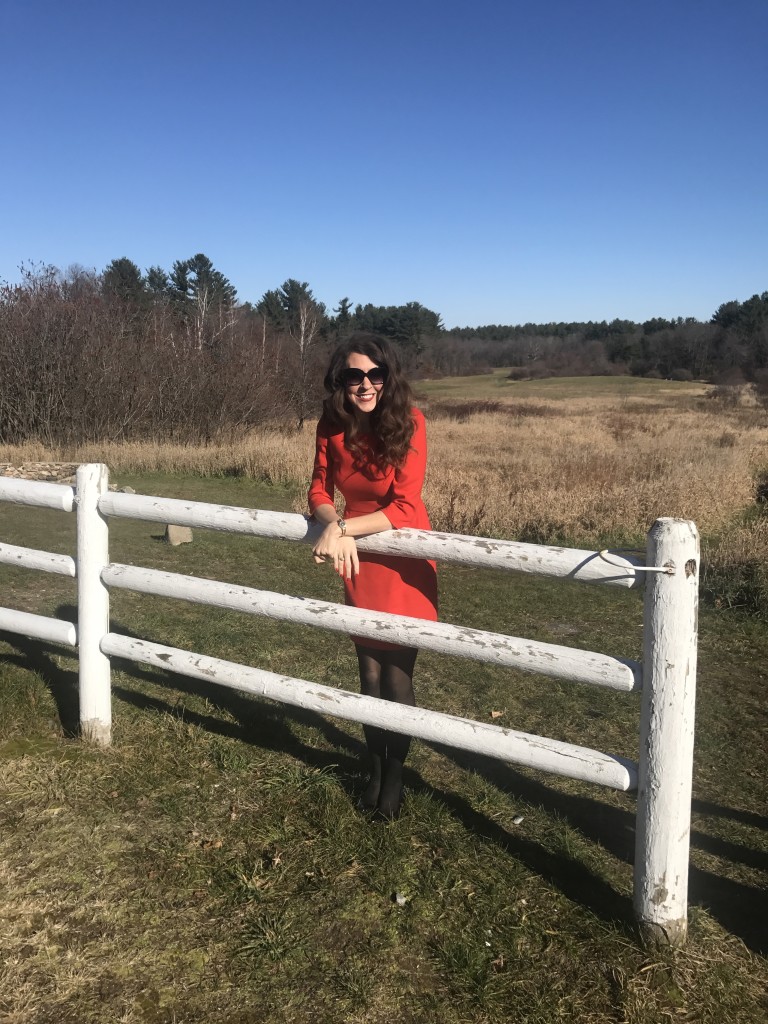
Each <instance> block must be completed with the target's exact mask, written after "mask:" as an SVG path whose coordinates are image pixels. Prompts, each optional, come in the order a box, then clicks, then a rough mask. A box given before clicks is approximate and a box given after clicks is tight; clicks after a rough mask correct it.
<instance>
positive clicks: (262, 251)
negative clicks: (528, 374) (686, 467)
mask: <svg viewBox="0 0 768 1024" xmlns="http://www.w3.org/2000/svg"><path fill="white" fill-rule="evenodd" d="M0 90H1V92H0V95H2V100H3V101H2V107H1V108H0V109H2V125H1V127H0V138H2V143H3V147H2V148H3V156H2V161H1V162H0V196H1V197H2V199H1V201H2V219H1V221H0V278H3V279H5V280H8V281H16V280H18V277H19V274H18V266H19V264H20V263H21V262H22V261H24V262H26V261H41V262H45V263H52V264H55V265H56V266H58V267H60V268H62V269H64V268H66V267H68V266H69V265H70V264H73V263H78V264H82V265H83V266H85V267H88V268H96V269H98V270H101V269H103V268H104V267H105V266H106V265H107V263H109V261H110V260H112V259H114V258H117V257H120V256H128V257H129V258H131V259H132V260H134V261H135V262H136V263H137V264H138V265H139V266H140V267H142V269H146V268H147V267H148V266H150V265H152V264H159V265H161V266H163V267H164V268H166V269H169V268H170V266H171V264H172V263H173V261H174V260H176V259H185V258H187V257H189V256H191V255H193V254H194V253H197V252H204V253H205V254H206V255H207V256H209V257H210V258H211V259H212V260H213V263H214V264H215V266H216V267H217V268H218V269H219V270H221V271H222V272H223V273H224V274H226V276H227V277H229V278H230V280H231V281H232V283H233V284H234V285H235V286H236V287H237V290H238V295H239V297H240V298H241V299H242V300H246V299H247V300H251V301H257V300H258V299H259V297H260V296H261V295H262V294H263V292H264V291H266V290H267V289H269V288H274V287H277V286H279V285H280V284H281V283H282V282H283V281H284V280H285V279H286V278H287V277H295V278H299V279H300V280H303V281H308V282H309V284H310V285H311V287H312V288H313V290H314V292H315V295H316V296H317V297H318V298H319V299H321V300H323V301H324V302H326V303H327V304H328V306H329V307H332V306H335V305H336V304H337V303H338V300H339V299H340V298H342V297H343V296H349V297H350V298H351V299H352V301H353V302H354V303H357V302H363V303H365V302H372V303H374V304H375V305H389V304H400V303H404V302H408V301H411V300H416V301H419V302H421V303H423V304H424V305H426V306H428V307H430V308H431V309H434V310H436V311H437V312H439V313H441V314H442V316H443V319H444V322H445V323H446V325H447V326H453V325H457V324H458V325H465V324H467V325H476V324H487V323H522V322H525V321H534V322H546V321H552V320H555V321H556V320H589V319H592V320H603V319H609V320H610V319H612V318H614V317H626V318H629V319H633V320H644V319H646V318H648V317H651V316H665V317H670V316H677V315H681V316H696V317H698V318H700V319H708V318H709V317H710V316H711V314H712V313H713V312H714V310H715V309H716V308H717V306H718V305H719V304H720V303H721V302H724V301H726V300H729V299H732V298H736V299H740V300H742V301H743V300H744V299H746V298H749V297H750V296H751V295H752V294H754V293H755V292H762V291H765V290H766V289H768V255H767V254H768V0H526V2H519V0H506V2H505V0H495V2H488V0H466V2H458V0H408V2H404V0H386V2H382V3H373V2H370V0H325V2H322V3H321V2H311V0H280V2H278V0H272V2H270V3H265V2H261V0H252V2H241V0H237V2H235V0H219V2H218V3H205V4H203V3H199V2H198V0H189V2H186V3H178V2H175V3H172V2H164V0H154V2H153V3H147V2H145V0H134V2H133V3H127V4H126V3H121V4H117V3H113V2H110V0H100V2H92V0H73V2H72V3H62V2H61V0H58V2H56V3H53V2H50V0H0Z"/></svg>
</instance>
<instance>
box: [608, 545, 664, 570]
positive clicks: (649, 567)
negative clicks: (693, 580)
mask: <svg viewBox="0 0 768 1024" xmlns="http://www.w3.org/2000/svg"><path fill="white" fill-rule="evenodd" d="M598 555H600V557H601V558H602V559H603V561H604V562H607V563H608V564H609V565H615V566H617V567H618V568H619V569H626V568H628V566H627V565H626V563H625V562H615V561H614V560H613V559H612V558H610V557H609V556H610V551H609V550H608V548H603V550H602V551H598ZM631 568H632V569H633V570H634V571H635V572H665V573H666V574H667V576H674V574H675V570H674V568H673V567H672V566H670V565H633V566H631Z"/></svg>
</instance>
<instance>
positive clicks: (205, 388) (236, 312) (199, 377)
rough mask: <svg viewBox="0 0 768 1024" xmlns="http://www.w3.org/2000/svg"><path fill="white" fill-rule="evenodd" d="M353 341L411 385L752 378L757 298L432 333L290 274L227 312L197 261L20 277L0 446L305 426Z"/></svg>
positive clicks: (760, 330) (6, 305)
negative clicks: (327, 374)
mask: <svg viewBox="0 0 768 1024" xmlns="http://www.w3.org/2000/svg"><path fill="white" fill-rule="evenodd" d="M354 330H368V331H373V332H375V333H379V334H382V335H384V336H386V337H388V338H389V339H390V340H392V341H393V343H394V344H395V345H397V347H398V350H399V352H400V353H401V356H402V359H403V362H404V364H405V366H406V368H407V369H408V370H409V372H410V373H411V375H412V376H414V377H417V378H418V377H419V376H422V377H423V376H431V375H455V374H468V373H482V372H487V371H488V370H490V369H491V368H493V367H499V366H504V367H511V368H512V369H511V371H510V374H511V376H513V377H519V378H525V377H531V376H549V375H553V374H567V375H573V374H605V373H632V374H640V375H646V376H663V377H677V378H678V379H688V378H694V377H695V378H697V379H701V378H703V379H709V380H714V381H728V382H733V383H735V382H738V381H741V380H755V381H762V382H763V385H764V384H765V379H766V376H767V375H768V292H764V293H763V294H762V295H755V296H753V297H752V298H751V299H749V300H747V301H746V302H743V303H742V302H738V301H736V300H732V301H729V302H725V303H723V304H722V305H721V306H719V307H718V308H717V310H716V311H715V313H714V314H713V316H712V318H711V320H710V321H709V322H708V323H701V322H700V321H697V320H695V319H693V318H690V317H689V318H686V319H683V318H681V317H678V318H676V319H673V320H665V319H663V318H658V317H657V318H654V319H652V320H648V321H646V322H644V323H642V324H637V323H634V322H632V321H629V320H613V321H611V322H609V323H607V322H601V323H593V322H590V323H552V324H523V325H507V326H505V325H488V326H483V327H468V328H462V329H458V328H457V329H452V330H446V329H445V328H444V326H443V323H442V319H441V316H440V314H439V313H436V312H434V311H433V310H430V309H428V308H427V307H425V306H423V305H422V304H421V303H419V302H408V303H405V304H404V305H400V306H379V305H374V304H372V303H365V304H362V303H358V304H356V305H353V303H352V301H351V299H350V298H349V297H348V296H345V297H343V298H341V299H340V300H338V303H337V305H336V306H335V307H333V308H332V309H330V310H329V309H328V308H327V307H326V305H325V304H324V303H323V302H321V301H320V300H319V299H317V298H316V297H315V295H314V293H313V291H312V288H311V287H310V286H309V284H308V283H307V282H306V281H299V280H297V279H293V278H289V279H288V280H286V281H284V282H283V284H282V285H280V286H278V287H275V288H272V289H270V290H268V291H266V292H264V294H263V295H262V296H261V298H260V299H259V300H258V301H256V302H250V301H240V300H239V299H238V296H237V291H236V289H235V288H234V286H233V285H232V283H231V282H230V281H229V280H228V279H227V277H226V276H225V275H224V274H223V273H222V272H221V271H219V270H218V269H217V268H216V267H214V265H213V263H212V262H211V260H210V259H209V258H208V257H207V256H205V255H204V254H203V253H197V254H195V255H193V256H191V257H189V258H187V259H181V260H177V261H175V262H174V263H173V265H172V266H171V268H170V270H167V271H166V270H164V269H163V268H162V267H160V266H152V267H149V268H148V269H147V270H146V272H142V271H141V270H140V268H139V267H138V266H137V265H136V264H135V263H134V262H133V261H131V260H130V259H128V258H127V257H121V258H119V259H115V260H113V261H112V262H111V263H110V264H109V265H108V266H107V267H106V268H105V269H104V270H103V271H101V272H96V271H91V270H85V269H84V268H82V267H78V266H74V267H70V268H69V269H68V270H67V271H66V272H64V273H62V272H60V271H58V270H57V269H56V268H55V267H51V266H47V265H33V266H27V267H22V269H21V278H20V280H19V281H18V282H17V283H16V284H8V283H5V284H0V380H2V387H0V442H2V443H18V442H22V441H25V440H29V439H39V440H40V441H42V442H44V443H46V444H67V443H78V442H83V441H99V440H102V439H106V438H110V439H114V440H135V439H147V438H163V439H176V440H179V441H184V442H190V443H201V442H202V443H206V442H209V441H212V440H214V439H220V438H222V437H225V436H229V437H233V436H236V435H237V433H238V432H240V431H243V430H248V429H250V428H252V427H253V426H256V425H260V424H265V423H269V424H283V425H286V424H289V423H292V424H294V425H295V424H297V423H298V424H300V423H302V422H303V421H304V420H305V418H306V417H307V416H309V415H314V414H315V413H316V411H317V409H318V407H319V401H320V397H321V380H322V370H323V367H324V365H325V363H326V361H327V358H328V353H329V351H330V349H331V348H332V347H333V346H334V345H335V344H337V343H338V341H339V340H340V339H341V338H343V337H344V336H346V335H347V334H348V333H350V332H351V331H354Z"/></svg>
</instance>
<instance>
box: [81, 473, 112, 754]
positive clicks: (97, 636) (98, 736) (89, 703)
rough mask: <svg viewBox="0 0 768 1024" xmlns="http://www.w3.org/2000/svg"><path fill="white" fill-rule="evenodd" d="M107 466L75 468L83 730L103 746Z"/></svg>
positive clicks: (106, 728)
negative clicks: (102, 506) (103, 499)
mask: <svg viewBox="0 0 768 1024" xmlns="http://www.w3.org/2000/svg"><path fill="white" fill-rule="evenodd" d="M108 482H109V470H108V469H107V467H106V466H105V465H103V464H101V463H91V464H90V465H85V466H80V467H79V469H78V470H77V499H76V500H77V603H78V628H77V636H78V647H79V655H80V732H81V735H82V737H83V739H86V740H90V741H91V742H92V743H96V744H98V745H99V746H108V745H109V744H110V742H111V740H112V705H111V693H110V672H109V658H108V657H106V655H104V654H102V653H101V648H100V646H99V645H100V644H101V639H102V637H103V636H105V635H106V634H107V633H108V632H109V591H108V590H107V588H106V587H105V586H104V584H103V583H102V582H101V572H102V570H103V569H104V567H105V566H106V565H107V563H108V562H109V530H108V527H107V520H106V519H105V518H104V516H102V515H101V513H100V512H99V498H100V497H101V495H102V494H105V493H106V491H107V488H108Z"/></svg>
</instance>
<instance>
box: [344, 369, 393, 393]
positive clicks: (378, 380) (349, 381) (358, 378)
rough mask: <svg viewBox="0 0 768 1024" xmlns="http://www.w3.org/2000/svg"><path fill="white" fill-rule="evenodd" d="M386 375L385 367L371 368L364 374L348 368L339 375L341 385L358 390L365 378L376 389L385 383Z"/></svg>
mask: <svg viewBox="0 0 768 1024" xmlns="http://www.w3.org/2000/svg"><path fill="white" fill-rule="evenodd" d="M388 375H389V370H388V369H387V367H386V366H372V367H371V368H370V370H368V371H367V372H366V373H364V372H363V371H362V370H357V369H355V368H354V367H351V366H350V367H348V368H347V369H346V370H344V371H343V373H342V374H341V383H342V384H343V385H344V387H345V388H359V387H360V385H361V384H362V383H363V381H364V380H365V379H366V377H367V378H368V381H369V383H370V384H372V385H373V387H375V388H378V387H381V385H382V384H383V383H384V382H385V380H386V379H387V376H388Z"/></svg>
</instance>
